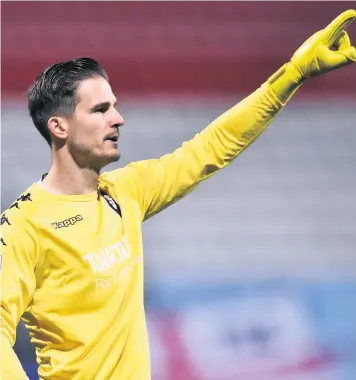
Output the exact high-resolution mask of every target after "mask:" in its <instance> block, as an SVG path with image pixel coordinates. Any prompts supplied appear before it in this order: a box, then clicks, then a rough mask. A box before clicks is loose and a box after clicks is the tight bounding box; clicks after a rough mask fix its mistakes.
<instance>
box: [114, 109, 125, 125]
mask: <svg viewBox="0 0 356 380" xmlns="http://www.w3.org/2000/svg"><path fill="white" fill-rule="evenodd" d="M124 123H125V120H124V118H123V117H122V116H121V114H120V113H119V112H118V111H116V113H115V116H114V118H113V122H112V125H111V126H112V127H113V128H119V127H122V126H123V125H124Z"/></svg>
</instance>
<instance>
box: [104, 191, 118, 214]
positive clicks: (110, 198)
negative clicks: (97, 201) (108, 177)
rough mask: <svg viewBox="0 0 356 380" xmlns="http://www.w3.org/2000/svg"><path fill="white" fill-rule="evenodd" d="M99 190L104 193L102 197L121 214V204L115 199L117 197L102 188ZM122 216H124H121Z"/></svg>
mask: <svg viewBox="0 0 356 380" xmlns="http://www.w3.org/2000/svg"><path fill="white" fill-rule="evenodd" d="M99 192H100V194H101V195H102V197H103V198H104V199H105V200H106V203H107V204H108V205H109V206H110V207H111V208H112V209H113V210H114V211H115V212H116V213H117V214H119V215H120V216H121V210H120V206H119V205H118V204H117V202H116V201H115V199H114V198H113V197H112V196H111V195H109V194H108V193H106V192H105V191H104V190H102V189H99ZM121 217H122V216H121Z"/></svg>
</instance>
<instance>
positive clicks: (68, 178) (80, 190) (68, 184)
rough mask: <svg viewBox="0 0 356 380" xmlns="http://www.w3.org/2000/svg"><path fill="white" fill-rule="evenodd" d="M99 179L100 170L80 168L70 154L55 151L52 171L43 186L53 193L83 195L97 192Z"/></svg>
mask: <svg viewBox="0 0 356 380" xmlns="http://www.w3.org/2000/svg"><path fill="white" fill-rule="evenodd" d="M98 178H99V171H98V170H95V169H93V168H89V167H80V166H79V165H78V164H77V162H75V160H74V159H73V157H72V156H71V155H70V154H68V153H67V154H60V153H59V152H58V151H57V152H55V151H53V152H52V165H51V169H50V171H49V172H48V175H47V176H46V178H45V179H44V180H43V185H44V186H45V188H46V189H47V190H49V191H50V192H52V193H56V194H67V195H83V194H89V193H93V192H94V191H97V189H98Z"/></svg>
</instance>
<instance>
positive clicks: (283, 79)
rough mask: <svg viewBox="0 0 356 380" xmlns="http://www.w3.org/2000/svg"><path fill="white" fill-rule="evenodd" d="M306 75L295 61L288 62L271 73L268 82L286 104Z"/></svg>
mask: <svg viewBox="0 0 356 380" xmlns="http://www.w3.org/2000/svg"><path fill="white" fill-rule="evenodd" d="M304 80H305V77H304V76H303V75H302V74H301V72H300V71H299V70H298V68H297V67H295V65H293V63H291V62H288V63H286V64H285V65H283V66H282V67H281V68H280V69H279V70H277V71H276V72H275V73H274V74H273V75H271V76H270V77H269V78H268V80H267V83H268V85H269V86H270V88H271V89H272V90H273V92H274V93H275V94H276V95H277V97H278V99H279V101H280V102H281V103H282V104H283V105H285V104H286V103H287V102H288V100H289V99H290V98H291V97H292V96H293V95H294V94H295V92H296V91H297V90H298V89H299V87H300V86H301V85H302V84H303V83H304Z"/></svg>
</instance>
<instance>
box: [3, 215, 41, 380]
mask: <svg viewBox="0 0 356 380" xmlns="http://www.w3.org/2000/svg"><path fill="white" fill-rule="evenodd" d="M16 211H18V210H16V209H15V210H10V211H9V212H5V213H4V214H2V215H1V242H0V248H1V256H0V260H1V263H0V265H1V289H0V294H1V324H0V333H1V347H0V354H1V360H0V363H1V367H0V368H1V369H0V378H1V380H24V379H28V377H27V376H26V374H25V372H24V370H23V368H22V366H21V363H20V361H19V359H18V358H17V356H16V354H15V352H14V350H13V346H14V344H15V340H16V328H17V325H18V323H19V320H20V318H21V316H22V314H23V313H24V311H25V310H26V309H27V308H28V307H29V306H30V304H31V300H32V296H33V293H34V291H35V288H36V281H35V274H34V268H35V261H36V257H37V254H36V246H37V245H36V241H35V240H36V239H35V234H34V231H33V229H32V227H31V226H30V224H29V223H28V222H26V221H24V220H21V219H20V218H18V217H17V215H14V214H15V212H16Z"/></svg>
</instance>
